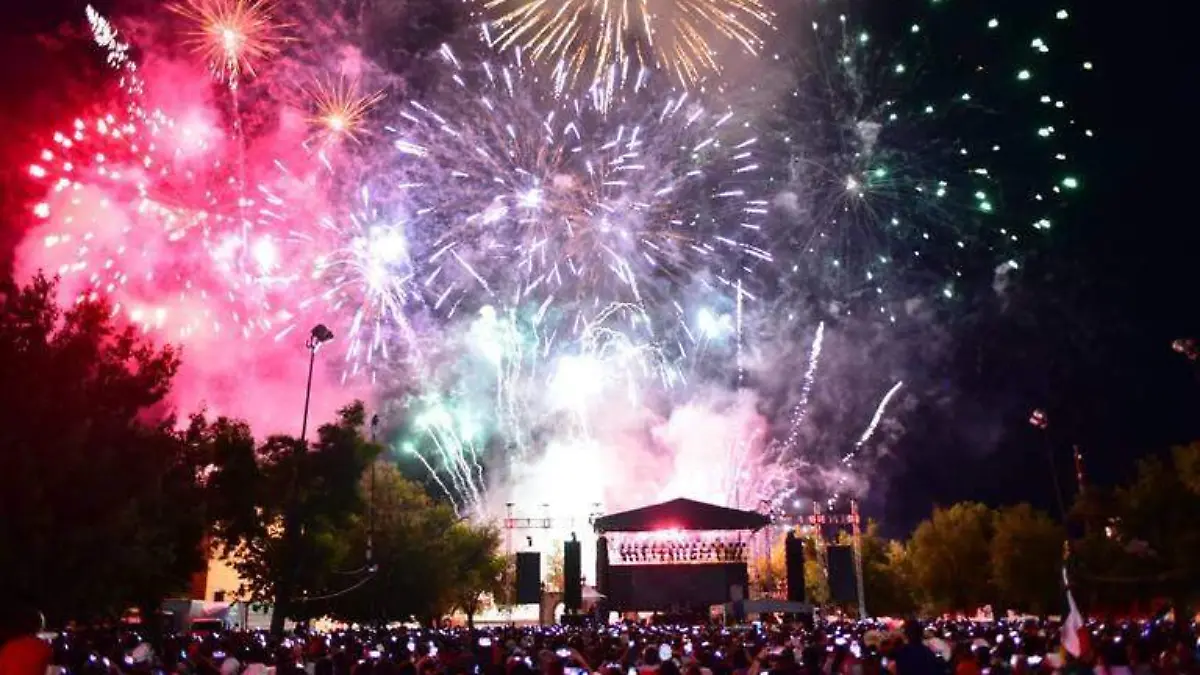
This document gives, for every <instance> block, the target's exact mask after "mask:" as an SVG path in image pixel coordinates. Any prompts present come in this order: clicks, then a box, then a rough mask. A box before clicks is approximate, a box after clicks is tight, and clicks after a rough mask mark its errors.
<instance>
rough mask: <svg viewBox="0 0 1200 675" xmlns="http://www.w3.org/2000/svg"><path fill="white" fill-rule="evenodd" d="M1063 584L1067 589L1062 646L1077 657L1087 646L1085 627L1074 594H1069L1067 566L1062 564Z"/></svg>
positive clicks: (1069, 585)
mask: <svg viewBox="0 0 1200 675" xmlns="http://www.w3.org/2000/svg"><path fill="white" fill-rule="evenodd" d="M1063 585H1064V586H1065V587H1066V591H1067V618H1066V619H1065V620H1064V621H1063V625H1062V638H1061V639H1062V646H1063V649H1065V650H1067V653H1068V654H1070V655H1071V656H1074V657H1075V658H1079V657H1080V655H1082V654H1083V653H1084V652H1085V651H1086V650H1087V646H1088V634H1087V628H1085V627H1084V625H1083V615H1081V614H1080V613H1079V607H1078V606H1077V605H1076V604H1075V596H1073V595H1071V580H1070V579H1069V578H1068V577H1067V566H1066V565H1065V564H1064V565H1063Z"/></svg>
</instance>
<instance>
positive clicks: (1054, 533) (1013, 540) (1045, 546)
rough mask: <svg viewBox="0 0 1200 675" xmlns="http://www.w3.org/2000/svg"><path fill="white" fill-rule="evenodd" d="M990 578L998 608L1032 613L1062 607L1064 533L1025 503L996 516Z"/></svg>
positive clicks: (999, 512) (1054, 611)
mask: <svg viewBox="0 0 1200 675" xmlns="http://www.w3.org/2000/svg"><path fill="white" fill-rule="evenodd" d="M994 528H995V529H994V533H993V535H992V542H991V577H992V582H993V584H994V585H995V589H996V593H997V597H998V599H999V601H1000V606H1001V607H1005V608H1007V609H1012V610H1017V611H1022V612H1028V613H1033V614H1043V613H1056V612H1057V611H1058V610H1059V609H1060V607H1061V605H1062V575H1061V571H1062V558H1063V541H1065V540H1066V532H1065V531H1064V530H1063V528H1062V527H1061V526H1059V525H1058V524H1057V523H1055V522H1054V520H1052V519H1051V518H1050V516H1048V515H1046V514H1045V513H1042V512H1040V511H1035V510H1034V509H1033V507H1031V506H1029V505H1028V504H1020V505H1018V506H1013V507H1010V508H1006V509H1001V510H1000V511H998V512H997V513H996V515H995V519H994Z"/></svg>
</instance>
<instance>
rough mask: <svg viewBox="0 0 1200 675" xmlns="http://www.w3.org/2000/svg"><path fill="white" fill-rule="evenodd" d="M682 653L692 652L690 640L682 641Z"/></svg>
mask: <svg viewBox="0 0 1200 675" xmlns="http://www.w3.org/2000/svg"><path fill="white" fill-rule="evenodd" d="M683 653H684V654H691V653H692V643H690V642H685V643H683Z"/></svg>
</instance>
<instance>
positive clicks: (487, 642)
mask: <svg viewBox="0 0 1200 675" xmlns="http://www.w3.org/2000/svg"><path fill="white" fill-rule="evenodd" d="M479 646H480V647H491V646H492V638H490V637H481V638H479Z"/></svg>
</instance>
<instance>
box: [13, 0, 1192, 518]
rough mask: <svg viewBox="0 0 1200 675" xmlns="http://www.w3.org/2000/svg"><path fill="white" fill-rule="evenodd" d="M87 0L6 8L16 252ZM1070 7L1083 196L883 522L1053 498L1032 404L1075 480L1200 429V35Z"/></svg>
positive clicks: (898, 470) (1039, 6)
mask: <svg viewBox="0 0 1200 675" xmlns="http://www.w3.org/2000/svg"><path fill="white" fill-rule="evenodd" d="M866 1H868V2H874V1H875V0H866ZM83 4H84V3H82V2H70V1H65V0H41V1H39V2H20V3H17V2H5V3H3V8H2V9H0V12H2V13H3V15H2V16H0V36H2V38H0V40H2V44H0V77H2V78H3V85H4V89H3V91H5V92H7V95H6V96H5V97H3V100H2V101H0V119H3V120H5V122H4V124H5V147H3V148H0V156H2V157H4V158H5V160H6V161H5V162H4V166H3V167H2V173H0V179H2V180H3V183H2V189H3V193H2V199H0V209H3V213H4V214H5V216H6V225H5V227H4V229H3V231H2V236H0V246H2V247H3V248H4V253H5V256H6V258H7V256H8V254H9V253H10V251H9V249H10V248H11V246H12V245H13V243H14V242H15V241H16V240H17V239H18V238H19V236H18V234H19V227H20V225H19V223H20V222H21V220H20V219H21V218H22V217H23V216H22V208H23V205H24V204H25V203H26V200H27V199H28V198H29V195H28V194H27V193H26V192H24V191H23V188H24V183H23V181H22V180H21V178H20V176H21V174H20V170H21V168H22V167H21V166H20V161H19V158H21V157H28V156H29V152H28V151H29V148H30V147H31V146H30V145H29V144H30V143H32V142H33V140H34V139H35V138H36V136H37V134H39V133H42V132H44V131H45V129H46V128H47V126H46V125H52V124H53V123H55V122H56V121H57V120H58V118H57V117H56V116H55V113H56V112H58V111H69V110H72V109H73V105H74V104H77V103H78V101H79V100H81V99H86V96H87V93H86V88H87V85H86V81H87V80H88V79H89V78H90V77H94V78H97V79H98V78H99V77H100V76H101V74H102V72H103V71H102V64H100V63H98V62H99V59H96V58H94V54H90V52H89V48H88V46H87V43H86V41H81V40H77V39H71V38H69V37H66V35H67V34H68V33H70V32H72V31H73V32H74V33H75V35H77V36H81V37H82V36H84V32H85V28H86V26H85V25H84V21H83V11H82V7H83ZM97 4H98V5H100V6H101V7H103V6H104V5H105V4H106V3H97ZM147 4H150V3H147ZM876 4H880V3H876ZM882 4H887V3H882ZM983 4H986V5H995V6H1000V5H1001V4H1002V5H1003V6H1004V8H1005V9H1004V10H1003V11H1004V12H1005V13H1007V14H1012V13H1014V12H1016V13H1020V12H1022V11H1025V10H1026V8H1029V9H1030V10H1031V11H1032V10H1036V11H1044V9H1045V7H1046V3H1045V2H1044V0H1003V2H1001V0H990V2H987V3H983ZM1062 4H1063V5H1064V6H1068V7H1071V3H1065V2H1064V3H1062ZM1093 5H1094V6H1093ZM122 6H123V7H128V5H122ZM1071 10H1072V13H1073V14H1074V15H1075V17H1076V20H1077V21H1079V22H1080V24H1081V26H1082V27H1083V30H1082V31H1080V32H1081V36H1080V44H1078V45H1073V47H1074V48H1078V49H1079V50H1080V51H1081V55H1082V56H1081V57H1086V58H1090V59H1092V60H1093V61H1095V63H1096V68H1097V73H1096V79H1097V80H1098V82H1099V83H1100V84H1101V86H1099V87H1096V88H1092V89H1089V90H1087V91H1081V92H1080V93H1079V95H1080V96H1081V97H1083V99H1082V100H1079V101H1078V102H1077V106H1078V107H1080V108H1086V109H1087V110H1088V111H1089V118H1088V122H1089V124H1090V125H1091V126H1093V127H1094V128H1095V129H1096V130H1097V133H1098V135H1099V138H1098V139H1097V141H1096V143H1095V145H1094V147H1093V148H1092V150H1091V151H1090V153H1089V155H1088V159H1087V163H1086V165H1085V166H1086V168H1085V172H1084V177H1085V180H1086V182H1087V184H1086V190H1087V196H1086V199H1083V200H1080V202H1081V203H1080V205H1078V206H1077V207H1075V208H1074V209H1073V210H1072V211H1071V213H1070V217H1069V220H1067V221H1064V222H1062V223H1061V224H1060V225H1058V226H1057V227H1056V231H1055V236H1054V239H1053V241H1052V243H1051V245H1049V246H1048V247H1045V248H1043V249H1042V250H1041V251H1040V252H1039V253H1037V254H1036V255H1035V256H1033V257H1032V258H1030V259H1027V260H1026V261H1025V265H1024V269H1023V271H1022V274H1021V276H1020V282H1019V284H1018V285H1017V286H1016V287H1015V288H1014V289H1013V291H1012V294H1011V297H1010V300H1009V303H1008V305H1007V306H1006V307H1005V308H1004V309H1003V311H999V310H984V311H980V312H978V313H977V314H974V315H972V316H971V317H969V318H964V319H963V320H962V321H961V322H960V323H959V324H958V325H957V326H956V327H955V329H954V332H955V335H956V339H955V341H954V348H953V350H954V356H953V358H952V359H951V363H950V364H949V365H947V366H946V372H944V373H937V374H933V375H934V376H937V377H944V378H945V379H946V381H947V382H950V383H952V386H953V390H954V391H955V392H956V394H955V395H956V398H957V400H956V402H955V404H954V405H953V406H951V407H950V408H949V409H943V408H939V409H936V410H929V411H927V414H924V415H922V414H921V412H920V410H918V412H917V413H915V414H913V415H911V416H910V417H909V418H908V419H907V420H906V429H907V433H906V434H905V436H904V437H903V439H902V440H901V441H900V443H899V445H898V446H897V447H896V448H895V449H894V456H893V457H892V458H890V459H888V460H886V461H885V462H884V465H883V466H882V467H881V471H882V472H883V474H882V475H883V476H884V480H885V482H886V485H887V490H886V499H868V510H869V513H870V515H872V516H874V517H878V518H881V519H883V520H884V521H885V522H886V524H887V525H888V530H889V531H892V532H900V531H903V530H904V529H906V528H908V527H911V526H912V525H913V524H914V523H915V522H916V521H917V520H919V519H920V518H922V517H924V516H925V515H927V513H928V510H929V508H930V506H931V505H933V504H949V503H952V502H954V501H958V500H963V499H977V500H982V501H985V502H988V503H993V504H999V503H1009V502H1015V501H1023V500H1028V501H1032V502H1033V503H1035V504H1036V505H1038V506H1041V507H1043V508H1047V509H1052V508H1053V505H1054V500H1053V497H1052V488H1051V481H1050V478H1049V477H1048V475H1047V466H1048V461H1049V460H1048V458H1047V454H1046V453H1047V447H1046V446H1045V444H1044V439H1043V438H1042V437H1041V436H1040V435H1039V434H1038V433H1037V432H1035V431H1034V430H1033V429H1031V428H1030V425H1029V424H1028V423H1027V419H1028V416H1029V413H1030V411H1031V410H1033V409H1034V408H1044V409H1045V410H1046V411H1047V413H1048V415H1049V418H1050V423H1051V429H1050V433H1049V440H1050V443H1051V448H1052V451H1053V453H1054V454H1055V456H1056V457H1057V464H1058V467H1059V469H1058V471H1059V474H1060V477H1061V479H1062V481H1063V482H1064V484H1065V485H1068V486H1069V485H1071V484H1072V478H1073V472H1072V469H1071V466H1072V464H1071V459H1070V448H1071V446H1072V444H1079V445H1080V446H1081V447H1082V449H1083V450H1084V452H1085V457H1086V461H1087V468H1088V471H1089V476H1090V478H1092V479H1093V480H1095V481H1097V482H1100V483H1112V482H1114V481H1118V480H1120V479H1121V478H1122V477H1123V476H1126V475H1127V474H1128V472H1129V471H1130V470H1131V468H1132V466H1133V465H1134V463H1135V461H1136V460H1137V459H1138V458H1140V457H1143V456H1146V455H1147V454H1150V453H1154V452H1162V451H1164V450H1165V449H1167V448H1168V447H1169V446H1170V445H1172V444H1176V443H1180V442H1185V441H1188V440H1193V439H1196V440H1200V370H1198V368H1200V365H1189V364H1188V362H1187V361H1186V360H1185V359H1184V358H1183V357H1181V356H1180V355H1179V354H1176V353H1175V352H1173V351H1172V350H1171V347H1170V343H1171V341H1172V340H1174V339H1176V338H1180V337H1187V336H1195V337H1200V302H1198V292H1200V283H1198V282H1197V270H1200V265H1198V264H1197V263H1198V258H1197V250H1198V249H1197V247H1196V243H1197V242H1200V235H1198V234H1197V230H1198V225H1197V223H1196V216H1195V213H1196V209H1195V192H1196V191H1197V187H1196V185H1195V180H1194V175H1195V171H1194V169H1193V167H1192V166H1191V165H1192V164H1193V163H1194V161H1195V157H1197V150H1198V149H1200V148H1198V147H1197V145H1198V144H1197V140H1196V134H1195V132H1194V131H1193V127H1194V125H1195V120H1196V119H1197V118H1198V116H1197V112H1200V111H1198V110H1197V105H1196V98H1197V94H1196V93H1195V92H1196V74H1197V72H1200V71H1197V69H1196V61H1195V59H1194V57H1193V56H1192V53H1193V52H1194V49H1193V45H1192V43H1191V41H1193V40H1194V36H1191V37H1190V38H1189V36H1187V35H1185V30H1186V28H1185V27H1184V26H1183V25H1180V24H1181V23H1182V22H1181V21H1176V20H1174V19H1173V18H1172V17H1171V16H1170V15H1162V16H1158V15H1156V14H1155V13H1154V12H1153V11H1152V10H1151V9H1149V8H1147V7H1146V6H1144V5H1139V4H1137V3H1101V2H1079V1H1076V2H1075V3H1074V6H1073V7H1071ZM81 42H82V46H80V43H81ZM88 69H91V70H88ZM63 73H72V74H73V75H75V76H76V78H77V79H81V80H83V81H84V84H83V85H82V91H81V89H80V88H78V87H76V88H71V89H70V90H64V89H63V88H61V87H57V86H55V83H56V82H58V81H59V78H60V76H61V75H62V74H63ZM89 73H90V75H89ZM81 74H82V75H83V77H81V78H80V77H79V76H80V75H81ZM63 114H66V113H65V112H63ZM976 420H978V421H980V423H979V424H976V423H975V421H976ZM981 429H986V432H984V431H981Z"/></svg>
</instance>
